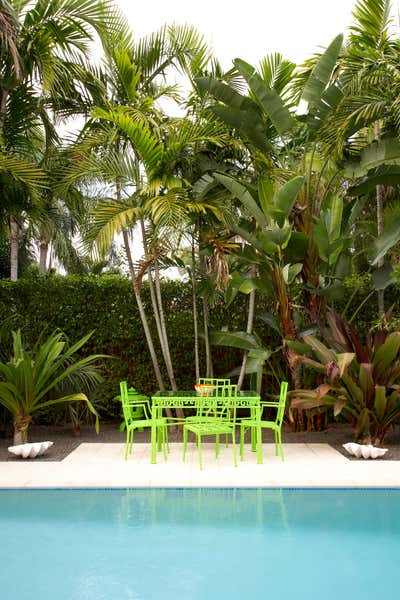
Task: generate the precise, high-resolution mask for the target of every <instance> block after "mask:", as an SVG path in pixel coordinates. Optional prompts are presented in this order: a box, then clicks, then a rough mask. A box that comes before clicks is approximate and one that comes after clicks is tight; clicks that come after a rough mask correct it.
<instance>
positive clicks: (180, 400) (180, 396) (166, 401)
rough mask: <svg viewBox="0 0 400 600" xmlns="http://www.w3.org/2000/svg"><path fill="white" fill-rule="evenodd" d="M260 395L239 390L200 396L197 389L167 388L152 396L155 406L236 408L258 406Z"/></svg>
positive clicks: (250, 391)
mask: <svg viewBox="0 0 400 600" xmlns="http://www.w3.org/2000/svg"><path fill="white" fill-rule="evenodd" d="M260 402H261V399H260V396H259V394H257V392H254V391H252V390H243V391H240V392H238V394H237V396H225V397H224V396H198V395H197V394H196V391H195V390H176V391H172V390H165V391H162V392H160V391H159V392H156V393H155V394H154V396H152V403H153V407H158V408H168V407H169V408H198V407H199V406H204V405H219V406H221V405H223V406H229V407H232V408H233V407H236V408H258V407H259V406H260Z"/></svg>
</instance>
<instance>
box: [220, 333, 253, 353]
mask: <svg viewBox="0 0 400 600" xmlns="http://www.w3.org/2000/svg"><path fill="white" fill-rule="evenodd" d="M210 341H211V343H212V344H214V345H215V346H229V347H230V348H239V349H240V350H258V349H260V343H259V342H258V340H257V338H256V337H255V336H254V335H251V334H249V333H246V332H245V331H236V332H229V331H213V332H212V333H211V335H210Z"/></svg>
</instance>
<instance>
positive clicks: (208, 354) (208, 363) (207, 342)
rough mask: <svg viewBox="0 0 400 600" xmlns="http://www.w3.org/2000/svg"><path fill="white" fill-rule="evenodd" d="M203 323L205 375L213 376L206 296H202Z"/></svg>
mask: <svg viewBox="0 0 400 600" xmlns="http://www.w3.org/2000/svg"><path fill="white" fill-rule="evenodd" d="M203 324H204V342H205V347H206V377H214V369H213V363H212V356H211V347H210V338H209V335H208V329H209V314H208V303H207V300H206V298H203Z"/></svg>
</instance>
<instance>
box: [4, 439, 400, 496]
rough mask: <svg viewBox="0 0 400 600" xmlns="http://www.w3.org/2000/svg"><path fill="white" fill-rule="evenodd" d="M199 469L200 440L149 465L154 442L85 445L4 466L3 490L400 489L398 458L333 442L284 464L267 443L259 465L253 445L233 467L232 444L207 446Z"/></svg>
mask: <svg viewBox="0 0 400 600" xmlns="http://www.w3.org/2000/svg"><path fill="white" fill-rule="evenodd" d="M202 448H203V464H204V469H203V471H200V469H199V463H198V457H197V449H196V446H195V444H193V443H192V444H189V446H188V452H187V457H186V462H185V463H183V462H182V444H181V443H171V444H170V453H169V455H168V460H167V462H164V460H163V458H162V454H158V455H157V460H158V463H157V464H155V465H151V464H150V445H149V444H147V443H145V444H136V445H135V446H134V454H133V455H131V456H129V458H128V460H127V461H125V460H124V450H125V445H124V444H119V443H118V444H115V443H104V444H103V443H97V444H92V443H82V444H80V445H79V446H78V448H76V450H74V451H73V452H71V453H70V454H69V455H68V456H67V457H66V458H65V459H64V460H62V461H61V462H35V461H34V460H33V459H26V460H21V461H18V462H16V461H12V462H4V463H1V464H0V488H24V487H27V488H36V487H55V488H59V487H61V488H62V487H65V488H76V487H107V488H108V487H400V463H399V461H390V460H386V461H380V460H375V461H372V460H369V461H368V460H366V461H364V460H359V461H354V460H348V459H347V458H346V457H344V456H343V455H342V454H340V453H339V452H337V451H336V450H335V449H333V448H332V447H331V446H329V445H328V444H306V443H299V444H295V443H293V444H286V445H284V452H285V462H283V463H282V461H281V459H280V458H279V457H276V456H275V449H274V445H273V444H264V446H263V453H264V463H263V464H262V465H257V464H256V456H255V454H254V453H252V452H251V450H250V446H246V447H245V454H244V460H243V461H239V463H238V467H234V466H233V453H232V448H231V447H229V448H225V447H222V448H221V455H220V457H219V458H218V460H216V459H215V453H214V444H203V446H202Z"/></svg>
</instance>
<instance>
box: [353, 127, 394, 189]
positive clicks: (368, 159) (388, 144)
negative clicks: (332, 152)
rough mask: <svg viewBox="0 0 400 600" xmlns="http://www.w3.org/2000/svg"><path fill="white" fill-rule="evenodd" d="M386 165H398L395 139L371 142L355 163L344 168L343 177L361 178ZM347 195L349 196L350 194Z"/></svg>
mask: <svg viewBox="0 0 400 600" xmlns="http://www.w3.org/2000/svg"><path fill="white" fill-rule="evenodd" d="M387 165H397V166H398V165H400V141H399V140H398V138H397V137H396V138H384V139H381V140H379V141H376V140H375V141H373V142H371V144H369V145H368V146H366V147H365V148H364V149H363V150H362V152H361V155H360V160H359V161H358V162H357V163H349V164H348V165H347V166H346V168H345V175H346V176H347V177H351V178H355V177H363V176H365V175H367V173H368V172H369V171H371V170H372V169H376V168H378V167H382V166H387ZM395 172H396V171H395ZM349 194H350V195H351V193H350V192H349Z"/></svg>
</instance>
